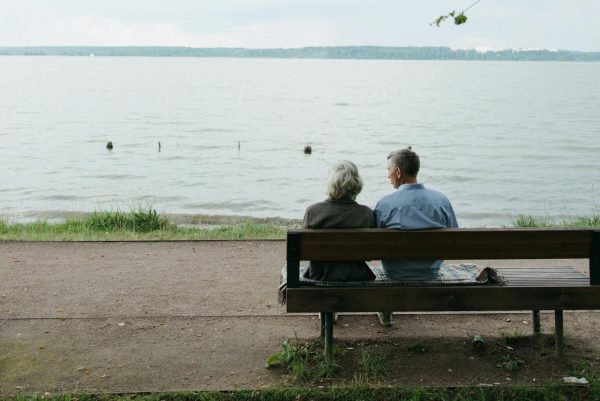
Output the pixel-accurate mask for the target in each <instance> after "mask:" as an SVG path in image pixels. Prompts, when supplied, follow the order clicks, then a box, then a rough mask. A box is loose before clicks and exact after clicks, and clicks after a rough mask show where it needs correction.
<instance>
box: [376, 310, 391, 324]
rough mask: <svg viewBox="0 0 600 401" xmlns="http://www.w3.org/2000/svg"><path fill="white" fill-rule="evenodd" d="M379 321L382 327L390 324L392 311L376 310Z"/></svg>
mask: <svg viewBox="0 0 600 401" xmlns="http://www.w3.org/2000/svg"><path fill="white" fill-rule="evenodd" d="M377 317H378V318H379V323H381V325H382V326H384V327H390V326H391V325H392V312H377Z"/></svg>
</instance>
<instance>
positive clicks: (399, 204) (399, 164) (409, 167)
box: [374, 147, 458, 326]
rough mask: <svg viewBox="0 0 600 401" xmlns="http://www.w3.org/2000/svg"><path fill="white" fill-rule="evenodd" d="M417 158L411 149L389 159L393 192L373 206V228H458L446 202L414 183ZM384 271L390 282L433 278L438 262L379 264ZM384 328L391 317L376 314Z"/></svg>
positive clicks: (397, 152)
mask: <svg viewBox="0 0 600 401" xmlns="http://www.w3.org/2000/svg"><path fill="white" fill-rule="evenodd" d="M419 167H420V161H419V156H418V155H417V154H416V153H415V152H413V151H412V149H411V148H410V147H408V148H406V149H402V150H397V151H394V152H392V153H390V154H389V155H388V162H387V170H388V178H389V179H390V183H391V184H392V186H393V187H394V189H396V191H395V192H393V193H391V194H389V195H386V196H384V197H383V198H381V199H380V200H379V202H377V206H375V211H374V212H375V224H376V226H377V227H379V228H396V229H400V230H419V229H427V228H445V227H447V228H452V227H458V223H457V221H456V216H455V215H454V210H453V209H452V205H451V204H450V201H449V200H448V198H447V197H446V196H445V195H444V194H442V193H440V192H437V191H433V190H431V189H428V188H425V186H424V185H423V184H419V183H417V174H418V173H419ZM381 264H382V266H383V270H385V272H386V274H387V275H388V277H389V278H391V279H393V280H407V279H408V280H427V279H432V278H435V277H436V275H437V272H438V270H439V269H440V266H441V265H442V261H441V260H431V261H429V260H417V261H410V260H382V261H381ZM378 317H379V321H380V322H381V324H382V325H384V326H390V325H391V324H392V314H391V313H389V312H388V313H386V312H378Z"/></svg>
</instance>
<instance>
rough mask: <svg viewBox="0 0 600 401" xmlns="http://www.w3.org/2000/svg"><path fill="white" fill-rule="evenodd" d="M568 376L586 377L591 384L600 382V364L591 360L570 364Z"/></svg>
mask: <svg viewBox="0 0 600 401" xmlns="http://www.w3.org/2000/svg"><path fill="white" fill-rule="evenodd" d="M568 376H575V377H585V378H586V379H587V380H588V382H590V384H600V366H598V365H596V364H593V363H592V362H591V361H583V362H579V363H577V364H576V365H572V366H569V374H568Z"/></svg>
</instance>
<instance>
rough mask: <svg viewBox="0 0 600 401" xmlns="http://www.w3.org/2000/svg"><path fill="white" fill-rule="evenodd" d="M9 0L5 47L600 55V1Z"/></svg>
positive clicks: (0, 21)
mask: <svg viewBox="0 0 600 401" xmlns="http://www.w3.org/2000/svg"><path fill="white" fill-rule="evenodd" d="M473 1H475V0H466V1H465V0H362V1H358V0H331V1H328V0H0V46H49V45H90V46H192V47H248V48H277V47H303V46H336V45H383V46H449V47H455V48H515V49H518V48H549V49H565V50H584V51H600V23H599V22H600V0H481V1H480V2H479V3H478V4H476V5H475V6H474V7H473V8H471V9H470V10H469V11H467V13H466V14H467V16H468V18H469V20H468V22H467V23H466V24H464V25H461V26H455V25H454V24H453V23H451V22H446V23H444V24H443V25H442V26H441V27H440V28H436V27H432V26H430V25H429V23H430V22H432V21H433V20H434V19H435V18H436V17H437V16H439V15H441V14H445V13H447V12H449V11H452V10H457V11H460V10H463V9H464V8H466V7H468V6H469V5H470V4H471V3H473Z"/></svg>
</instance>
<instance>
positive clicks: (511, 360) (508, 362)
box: [496, 354, 525, 372]
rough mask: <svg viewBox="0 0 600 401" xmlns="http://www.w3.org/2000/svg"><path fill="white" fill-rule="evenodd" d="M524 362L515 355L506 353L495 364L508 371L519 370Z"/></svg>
mask: <svg viewBox="0 0 600 401" xmlns="http://www.w3.org/2000/svg"><path fill="white" fill-rule="evenodd" d="M524 363H525V362H524V361H523V360H522V359H520V358H519V357H517V356H516V355H511V354H506V355H504V356H503V357H502V359H501V360H500V362H499V363H498V364H496V366H498V367H499V368H503V369H505V370H507V371H509V372H514V371H517V370H519V369H520V368H521V366H522V365H523V364H524Z"/></svg>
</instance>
